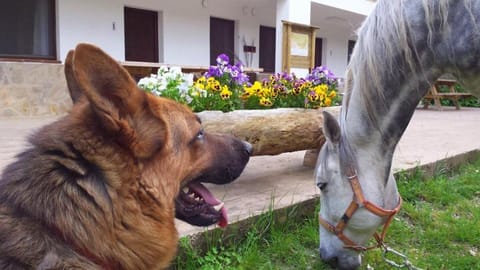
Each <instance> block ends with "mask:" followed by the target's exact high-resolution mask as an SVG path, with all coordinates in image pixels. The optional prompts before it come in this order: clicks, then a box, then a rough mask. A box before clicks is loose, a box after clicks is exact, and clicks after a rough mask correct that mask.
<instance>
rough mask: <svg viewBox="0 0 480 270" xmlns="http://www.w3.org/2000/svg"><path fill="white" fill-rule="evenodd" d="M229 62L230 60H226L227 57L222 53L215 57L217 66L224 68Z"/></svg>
mask: <svg viewBox="0 0 480 270" xmlns="http://www.w3.org/2000/svg"><path fill="white" fill-rule="evenodd" d="M229 62H230V58H228V55H226V54H224V53H222V54H220V55H219V56H217V64H218V65H220V66H226V65H228V63H229Z"/></svg>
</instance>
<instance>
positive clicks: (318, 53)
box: [315, 38, 323, 67]
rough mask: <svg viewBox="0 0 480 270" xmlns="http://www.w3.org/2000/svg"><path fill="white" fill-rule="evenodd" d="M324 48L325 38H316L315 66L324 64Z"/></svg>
mask: <svg viewBox="0 0 480 270" xmlns="http://www.w3.org/2000/svg"><path fill="white" fill-rule="evenodd" d="M322 50H323V39H322V38H316V39H315V67H319V66H321V65H322Z"/></svg>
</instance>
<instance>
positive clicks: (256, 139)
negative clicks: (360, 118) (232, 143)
mask: <svg viewBox="0 0 480 270" xmlns="http://www.w3.org/2000/svg"><path fill="white" fill-rule="evenodd" d="M324 110H325V111H328V112H330V113H332V114H333V115H335V116H337V117H338V115H339V113H340V107H339V106H336V107H325V108H320V109H298V108H279V109H267V110H236V111H232V112H228V113H223V112H221V111H203V112H200V113H197V115H198V116H199V117H200V119H201V120H202V123H203V126H204V128H205V130H206V131H208V132H214V133H222V134H230V135H233V136H235V137H237V138H240V139H243V140H245V141H248V142H250V143H251V144H252V145H253V149H254V152H253V155H278V154H281V153H285V152H294V151H301V150H308V149H318V148H319V147H320V146H321V145H322V144H323V143H324V141H325V139H324V136H323V132H322V125H323V116H322V111H324Z"/></svg>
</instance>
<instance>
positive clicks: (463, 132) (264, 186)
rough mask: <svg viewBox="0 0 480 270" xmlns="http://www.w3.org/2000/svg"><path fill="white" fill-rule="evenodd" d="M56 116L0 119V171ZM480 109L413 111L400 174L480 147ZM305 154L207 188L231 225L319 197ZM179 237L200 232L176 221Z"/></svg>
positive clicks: (268, 160) (262, 159)
mask: <svg viewBox="0 0 480 270" xmlns="http://www.w3.org/2000/svg"><path fill="white" fill-rule="evenodd" d="M54 120H55V118H38V119H33V118H31V119H7V120H1V119H0V149H2V151H1V152H0V170H2V169H3V167H4V166H5V165H6V164H8V163H10V162H11V161H13V159H14V156H15V154H16V153H18V152H19V151H20V150H21V149H22V148H23V147H24V146H25V138H26V137H27V136H28V134H31V133H32V132H33V131H34V130H35V129H36V128H38V127H40V126H42V125H44V124H46V123H49V122H52V121H54ZM479 123H480V109H473V108H462V109H461V110H458V111H457V110H454V109H450V108H446V109H444V110H442V111H439V110H435V109H429V110H423V109H417V111H416V112H415V113H414V115H413V119H412V121H411V122H410V124H409V126H408V128H407V130H406V131H405V134H404V136H403V138H402V140H401V141H400V143H399V145H398V147H397V151H396V152H395V156H394V162H393V168H394V170H396V171H398V170H402V169H408V168H412V167H415V166H417V165H423V164H428V163H432V162H435V161H437V160H441V159H444V158H447V157H451V156H456V155H459V154H462V153H465V152H469V151H471V150H475V149H480V125H479ZM303 156H304V151H300V152H293V153H285V154H282V155H278V156H259V157H253V158H252V159H251V161H250V162H249V164H248V165H247V168H246V170H245V171H244V173H243V174H242V176H241V177H240V178H239V179H238V180H237V181H235V182H233V183H231V184H229V185H225V186H210V187H209V188H210V189H211V190H212V192H213V193H214V194H215V195H216V196H217V197H218V198H223V201H224V202H225V205H226V207H227V208H228V212H229V218H230V222H235V221H238V220H241V219H244V218H247V217H249V216H251V215H255V214H259V213H261V212H263V211H265V210H268V209H269V206H270V205H271V204H272V203H273V205H274V206H275V208H280V207H285V206H288V205H290V204H293V203H298V202H301V201H304V200H306V199H311V198H314V197H317V196H319V192H318V189H317V188H316V186H315V185H314V181H313V169H312V168H307V167H304V166H303V165H302V162H303ZM177 226H178V228H179V231H180V233H181V234H182V235H186V234H192V233H195V232H199V231H202V230H203V228H197V227H193V226H190V225H188V224H186V223H183V222H180V221H179V222H178V223H177Z"/></svg>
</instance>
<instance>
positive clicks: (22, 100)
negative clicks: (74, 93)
mask: <svg viewBox="0 0 480 270" xmlns="http://www.w3.org/2000/svg"><path fill="white" fill-rule="evenodd" d="M71 107H72V101H71V99H70V96H69V94H68V89H67V84H66V81H65V75H64V72H63V65H62V64H54V63H25V62H0V119H1V118H24V117H43V116H58V115H63V114H65V113H67V112H68V111H69V110H70V109H71Z"/></svg>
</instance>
